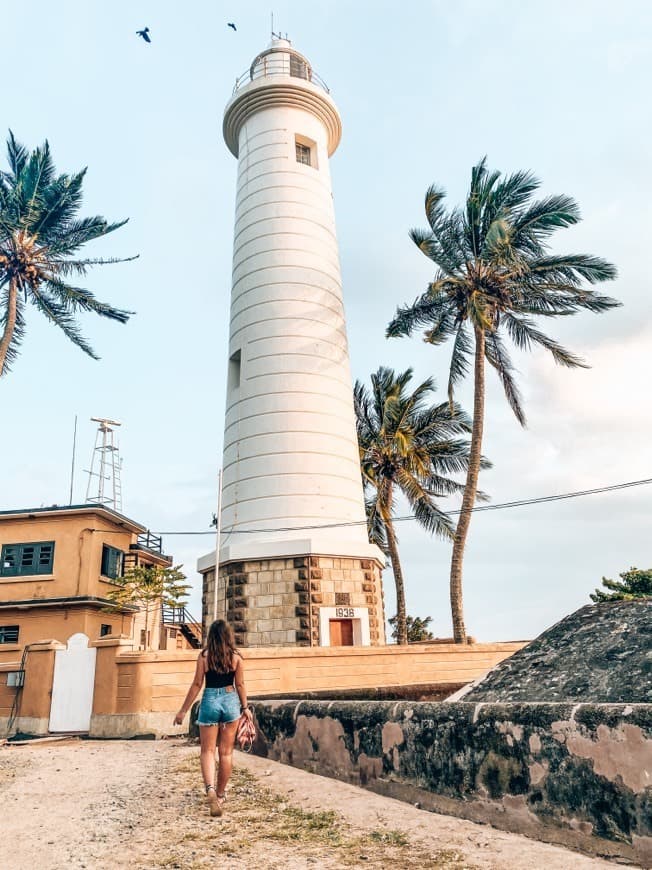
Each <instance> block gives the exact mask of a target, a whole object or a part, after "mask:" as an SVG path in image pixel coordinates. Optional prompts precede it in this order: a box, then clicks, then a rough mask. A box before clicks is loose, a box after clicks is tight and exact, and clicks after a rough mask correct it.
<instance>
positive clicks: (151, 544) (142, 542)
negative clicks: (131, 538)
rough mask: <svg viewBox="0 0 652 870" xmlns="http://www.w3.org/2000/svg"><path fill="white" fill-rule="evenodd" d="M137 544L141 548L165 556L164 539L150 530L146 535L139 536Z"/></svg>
mask: <svg viewBox="0 0 652 870" xmlns="http://www.w3.org/2000/svg"><path fill="white" fill-rule="evenodd" d="M137 543H138V546H139V547H144V548H145V549H146V550H152V551H153V552H155V553H161V554H163V538H162V537H161V536H160V535H154V534H153V533H152V532H150V531H149V529H148V530H147V531H146V532H145V533H144V534H142V535H138V539H137Z"/></svg>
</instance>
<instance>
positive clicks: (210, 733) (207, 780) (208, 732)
mask: <svg viewBox="0 0 652 870" xmlns="http://www.w3.org/2000/svg"><path fill="white" fill-rule="evenodd" d="M217 728H218V726H217V725H200V727H199V743H200V746H201V755H200V761H201V773H202V776H203V777H204V785H205V786H209V785H212V786H214V785H215V746H216V743H217Z"/></svg>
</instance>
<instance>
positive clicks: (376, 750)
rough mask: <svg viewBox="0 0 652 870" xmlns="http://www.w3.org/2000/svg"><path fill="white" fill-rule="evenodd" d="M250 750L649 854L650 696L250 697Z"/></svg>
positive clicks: (599, 847) (588, 845) (561, 838)
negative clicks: (467, 699) (253, 741)
mask: <svg viewBox="0 0 652 870" xmlns="http://www.w3.org/2000/svg"><path fill="white" fill-rule="evenodd" d="M255 710H256V719H257V722H258V726H259V739H258V742H257V746H256V748H255V751H256V752H258V754H261V755H266V756H268V757H269V758H272V759H275V760H278V761H282V762H284V763H287V764H293V765H295V766H297V767H301V768H303V769H306V770H310V771H313V772H315V773H319V774H322V775H326V776H332V777H335V778H338V779H342V780H345V781H347V782H352V783H355V784H359V785H363V786H366V787H367V788H370V789H373V790H374V791H378V792H381V793H384V794H388V795H392V796H394V797H397V798H400V799H403V800H408V801H411V802H417V801H418V802H419V803H420V804H421V806H422V807H423V808H424V809H430V810H435V811H438V812H444V813H448V814H450V815H456V816H461V817H463V818H468V819H472V820H474V821H481V822H488V823H490V824H492V825H495V826H496V827H500V828H504V829H506V830H510V831H516V832H519V833H523V834H527V835H529V836H533V837H536V838H537V839H540V840H548V841H550V842H556V843H563V844H566V845H570V846H573V847H575V848H579V849H582V850H584V851H588V852H592V853H596V854H601V855H607V856H619V857H621V858H624V859H626V860H629V861H636V862H639V863H641V864H642V865H643V866H651V865H652V781H651V776H650V775H651V772H652V706H650V705H642V704H641V705H624V704H621V705H590V704H582V705H572V704H560V703H557V704H469V703H464V702H454V703H438V704H431V703H419V704H414V703H406V702H401V703H393V702H363V703H358V702H331V703H324V702H314V701H304V702H300V703H298V704H297V703H296V702H288V703H278V702H272V701H269V702H259V703H256V705H255Z"/></svg>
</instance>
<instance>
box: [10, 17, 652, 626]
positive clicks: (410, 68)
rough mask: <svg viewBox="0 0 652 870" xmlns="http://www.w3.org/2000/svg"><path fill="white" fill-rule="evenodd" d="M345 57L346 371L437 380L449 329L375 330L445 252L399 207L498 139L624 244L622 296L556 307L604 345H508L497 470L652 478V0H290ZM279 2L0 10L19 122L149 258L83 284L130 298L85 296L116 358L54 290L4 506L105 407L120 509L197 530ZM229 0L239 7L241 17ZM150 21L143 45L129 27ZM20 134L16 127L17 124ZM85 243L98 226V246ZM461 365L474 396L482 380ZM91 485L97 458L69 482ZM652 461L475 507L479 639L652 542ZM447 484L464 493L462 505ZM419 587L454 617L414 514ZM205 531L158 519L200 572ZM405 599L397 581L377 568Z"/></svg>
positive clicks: (339, 75) (443, 578)
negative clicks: (582, 310) (602, 491)
mask: <svg viewBox="0 0 652 870" xmlns="http://www.w3.org/2000/svg"><path fill="white" fill-rule="evenodd" d="M274 11H275V21H276V26H277V28H279V29H281V30H282V31H284V32H285V31H287V32H288V34H289V36H290V38H291V39H292V40H293V43H294V45H295V46H296V47H297V48H298V50H299V51H301V52H303V53H304V54H306V55H307V57H308V58H309V59H310V61H311V62H312V64H313V66H314V68H315V70H316V71H317V72H319V74H320V75H321V76H322V77H323V78H324V79H325V80H326V82H327V83H328V85H329V86H330V88H331V92H332V95H333V97H334V99H335V101H336V102H337V104H338V107H339V109H340V112H341V115H342V122H343V129H344V134H343V139H342V143H341V145H340V148H339V150H338V152H337V153H336V155H335V156H334V157H333V159H332V174H333V185H334V195H335V208H336V216H337V222H338V237H339V243H340V254H341V260H342V272H343V279H344V292H345V304H346V309H347V317H348V332H349V341H350V347H351V362H352V368H353V373H354V377H359V378H364V379H368V376H369V374H370V373H371V372H372V371H374V370H375V369H376V368H377V367H378V365H381V364H384V365H390V366H392V367H394V368H396V369H401V370H402V369H404V368H406V367H407V366H408V365H412V366H414V368H415V373H416V377H420V378H425V377H426V376H428V375H434V376H435V378H437V379H438V381H439V383H440V384H445V380H446V367H447V360H448V354H449V350H450V349H449V348H448V347H446V346H445V347H443V348H439V349H437V350H433V349H432V348H429V347H426V346H425V345H423V343H422V342H421V341H420V340H419V339H412V340H407V339H403V340H392V341H387V340H386V339H385V338H384V329H385V326H386V324H387V322H388V320H389V319H390V317H391V316H392V314H393V312H394V309H395V307H396V305H397V304H401V303H403V302H406V301H408V300H411V299H413V298H414V297H415V296H416V295H417V294H418V293H420V292H421V291H422V290H423V289H424V288H425V285H426V283H427V281H428V280H429V278H430V276H431V269H430V264H429V261H428V260H427V259H426V258H425V257H423V256H422V255H421V254H420V253H419V252H418V251H417V249H416V248H415V247H414V245H413V244H412V242H411V241H410V239H409V238H408V235H407V232H408V229H409V228H410V227H411V226H415V225H422V224H424V218H423V206H422V203H423V195H424V193H425V190H426V188H427V187H428V185H429V184H431V183H433V182H436V183H438V184H440V185H443V186H444V187H445V188H446V190H447V192H448V194H449V197H450V201H451V203H457V202H458V201H459V200H461V199H462V198H463V196H464V193H465V191H466V189H467V186H468V180H469V173H470V168H471V166H472V165H473V163H475V162H476V161H477V160H478V158H480V157H481V156H482V155H484V154H487V155H488V159H489V163H490V165H491V166H492V167H496V168H498V169H501V170H504V171H511V170H515V169H521V168H529V169H532V170H534V171H535V172H536V174H537V175H538V176H539V177H540V178H541V180H542V192H543V193H553V192H555V193H557V192H563V193H567V194H570V195H572V196H574V197H575V198H576V199H577V200H578V202H579V204H580V206H581V209H582V213H583V216H584V221H583V222H582V223H581V224H580V225H579V226H578V227H576V228H573V229H572V230H566V231H564V232H562V233H561V234H559V235H558V237H557V239H556V241H555V246H556V249H557V250H559V251H571V250H574V251H582V252H586V253H592V254H598V255H601V256H603V257H605V258H607V259H609V260H611V261H613V262H615V263H616V264H617V266H618V269H619V278H618V281H617V282H615V283H614V284H613V285H611V286H610V287H609V288H608V291H609V292H610V293H611V294H612V295H614V296H616V297H618V298H619V299H621V300H622V301H623V303H624V306H623V308H621V309H618V310H617V311H615V312H612V313H609V314H606V315H602V316H599V317H596V316H594V315H590V314H586V315H579V316H577V317H573V318H568V319H566V320H565V321H564V322H557V323H554V322H550V323H548V324H546V325H547V326H548V328H549V332H551V333H552V334H553V335H554V336H555V337H557V338H559V339H561V340H563V341H565V342H566V343H567V344H569V345H570V347H571V348H572V349H573V350H575V351H577V352H579V353H580V354H582V355H584V356H585V357H586V358H587V360H588V361H589V362H590V363H591V365H592V368H591V369H590V370H589V371H576V372H571V373H569V372H567V371H564V370H559V369H557V368H555V366H554V363H553V362H552V360H551V359H548V358H547V357H546V356H542V355H538V354H532V355H528V356H524V355H519V354H516V355H515V362H516V364H517V367H518V369H519V372H520V383H521V385H522V388H523V392H524V395H525V399H526V411H527V415H528V428H527V429H526V430H522V429H521V428H520V427H519V426H518V424H517V422H516V420H515V419H514V418H513V416H511V412H510V411H509V409H508V407H507V405H506V403H505V401H504V399H503V396H502V395H501V392H500V389H499V387H498V385H497V383H496V382H495V379H494V378H493V377H492V376H491V375H490V376H489V386H488V403H487V422H486V427H485V433H486V435H485V453H486V455H487V456H489V457H490V458H491V459H492V461H493V462H494V468H493V470H492V471H491V472H488V473H486V474H485V475H484V479H483V481H482V486H483V488H484V489H485V490H486V491H487V492H489V493H490V495H491V496H492V499H493V501H495V502H502V501H507V500H512V499H518V498H525V497H530V496H538V495H547V494H551V493H555V492H566V491H570V490H575V489H584V488H589V487H597V486H602V485H606V484H611V483H618V482H621V481H628V480H636V479H640V478H647V477H652V462H651V461H650V443H649V432H650V429H651V428H652V407H651V402H650V387H649V379H648V375H647V370H648V368H649V353H650V347H651V342H652V294H651V293H650V292H649V280H650V279H649V275H648V269H647V256H646V255H647V251H648V248H649V231H650V227H651V226H652V205H651V201H650V197H649V190H650V179H649V143H650V141H651V140H652V117H651V110H650V100H649V88H650V81H651V80H652V75H651V74H652V60H651V58H652V6H650V4H649V2H647V0H640V2H638V0H623V2H621V3H619V4H614V3H611V2H601V0H586V2H582V0H565V2H559V0H549V2H547V3H545V4H531V3H527V4H526V3H518V2H507V0H485V2H475V0H461V2H457V3H454V4H453V3H449V2H413V3H409V4H402V6H401V7H400V8H399V7H397V5H396V4H394V3H391V4H390V3H387V2H373V3H371V2H359V3H356V4H351V3H345V2H343V0H334V2H333V0H332V2H330V3H328V4H300V3H297V2H283V3H275V4H274ZM269 12H270V7H269V4H267V3H265V4H263V3H260V2H256V0H252V2H248V3H247V4H235V3H223V2H207V0H188V2H186V3H183V4H180V3H178V2H168V0H155V2H154V0H150V2H147V0H139V2H138V3H134V2H132V0H129V2H127V0H114V2H113V3H110V4H100V3H89V2H82V0H58V2H57V3H56V4H53V3H50V2H46V0H31V2H26V3H23V4H12V5H6V6H5V8H4V9H3V36H4V39H3V60H4V64H5V71H6V74H5V86H4V88H3V98H2V103H1V105H0V133H3V131H4V132H6V130H7V129H8V128H11V129H12V130H13V131H14V133H15V135H16V136H17V138H18V139H19V140H21V141H23V142H25V143H26V144H28V145H29V146H32V147H33V146H36V145H37V144H40V143H41V142H42V141H43V139H45V138H46V137H47V138H48V139H49V141H50V144H51V147H52V150H53V154H54V157H55V160H56V162H57V166H58V168H59V169H60V170H61V171H72V170H76V169H79V168H80V167H82V166H85V165H87V166H88V167H89V170H88V175H87V182H86V186H85V191H86V199H85V209H84V210H85V212H86V213H101V214H104V215H105V216H106V217H108V218H110V219H112V220H115V219H118V218H123V217H129V218H130V222H129V223H128V224H127V226H126V227H124V228H123V229H122V230H120V231H119V232H117V233H116V234H114V235H113V236H110V237H108V238H107V239H106V240H103V241H102V242H101V243H98V244H97V245H95V247H94V248H93V249H91V250H92V251H93V252H94V253H97V254H98V255H99V254H107V255H108V254H111V255H114V256H121V255H125V256H126V255H131V254H135V253H138V254H140V259H138V260H137V261H136V262H133V263H127V264H124V265H117V266H112V267H106V268H104V269H101V270H100V269H98V270H96V271H95V272H94V273H93V274H92V275H91V277H90V278H89V280H88V281H87V286H88V287H89V288H91V289H92V290H93V291H94V292H96V293H97V295H98V296H99V297H100V298H105V299H107V300H109V301H111V302H112V303H113V304H115V305H117V306H119V307H125V308H128V309H132V310H134V311H136V312H137V313H136V315H135V316H134V317H133V318H132V320H131V321H130V322H129V323H128V324H127V325H126V326H120V325H119V324H115V323H111V322H106V323H105V322H100V321H94V320H93V319H92V318H85V319H84V327H85V332H86V335H87V336H88V337H89V338H90V339H91V342H92V344H93V346H94V347H95V349H96V350H97V351H98V352H99V353H100V355H101V357H102V359H101V361H100V362H94V361H93V360H91V359H89V358H87V357H85V356H84V355H83V354H82V353H81V352H80V351H79V350H77V349H76V348H74V347H73V346H72V345H70V344H69V343H68V342H67V340H66V339H65V337H64V336H63V334H62V333H60V332H59V331H58V330H56V329H55V328H54V327H52V326H50V325H49V324H47V323H46V322H44V321H43V320H42V319H40V318H39V317H37V316H30V317H29V319H28V334H27V338H26V341H25V345H24V349H23V352H22V356H21V357H20V359H19V360H18V362H17V364H16V365H15V367H14V371H13V372H12V373H11V375H10V376H9V377H7V378H6V379H4V380H3V382H2V385H1V388H0V389H1V392H0V395H1V398H2V405H1V407H2V417H1V419H2V425H1V426H0V455H1V456H3V457H4V459H3V463H2V476H1V478H0V479H1V481H2V483H1V488H0V508H2V509H8V508H13V507H31V506H35V505H41V504H45V505H47V504H51V503H59V504H62V503H66V502H67V499H68V487H69V473H70V451H71V439H72V429H73V422H74V417H75V414H77V415H78V416H79V433H78V469H79V470H80V472H81V469H84V468H88V467H89V462H90V455H91V449H92V446H93V440H94V428H93V427H94V424H91V423H90V421H89V418H90V417H91V416H108V417H113V418H114V419H117V420H120V421H122V424H123V426H122V430H121V434H120V441H121V450H122V455H123V458H124V468H123V492H124V511H125V513H127V514H128V515H129V516H132V517H134V518H135V519H137V520H139V521H141V522H143V523H145V524H147V525H148V526H150V527H151V528H152V529H153V530H155V531H177V530H202V529H206V528H207V527H208V523H209V521H210V517H211V514H212V512H213V511H214V510H215V504H216V475H217V469H218V466H219V463H220V461H221V442H222V418H223V411H224V385H225V378H226V337H227V321H228V316H227V312H228V304H229V293H230V271H231V244H232V222H233V210H234V201H235V176H236V163H235V160H234V159H233V157H232V156H231V155H230V153H229V152H228V151H227V149H226V146H225V145H224V143H223V141H222V137H221V118H222V112H223V108H224V106H225V104H226V102H227V100H228V98H229V96H230V93H231V90H232V88H233V83H234V81H235V78H236V76H238V75H239V74H241V73H242V72H243V71H244V70H245V69H247V68H248V66H249V64H250V62H251V60H252V58H253V57H254V56H255V55H256V54H257V53H258V52H259V51H261V50H262V49H263V48H264V47H265V46H266V45H267V43H268V41H269V28H270V24H269ZM228 21H235V22H236V24H237V26H238V31H237V32H236V33H233V31H232V30H230V29H229V28H227V26H226V23H227V22H228ZM145 25H148V26H149V27H150V29H151V34H152V44H151V45H146V44H145V43H143V42H142V41H141V40H139V39H138V38H137V37H136V36H135V31H136V30H138V29H140V28H142V27H143V26H145ZM3 135H4V133H3ZM89 252H90V250H89ZM470 397H471V396H470V389H469V388H468V387H467V388H465V389H463V390H462V391H461V393H460V399H461V401H462V402H463V404H465V405H466V406H467V407H469V406H470ZM84 495H85V476H84V475H82V474H81V473H78V476H77V483H76V486H75V501H82V500H83V498H84ZM651 495H652V488H651V487H641V488H639V489H632V490H626V491H624V492H621V493H617V494H610V495H601V496H592V497H590V498H584V499H578V500H575V501H566V502H557V503H553V504H549V505H539V506H533V507H525V508H519V509H514V510H511V511H499V512H494V513H488V514H482V515H476V517H475V518H474V520H473V523H472V526H471V533H470V539H469V546H468V554H467V559H466V566H465V602H466V614H467V627H468V629H469V631H470V632H471V633H472V634H474V635H475V636H476V637H478V639H482V640H492V639H512V638H524V637H532V636H534V635H536V634H537V633H539V632H540V631H541V630H543V629H544V628H545V627H546V626H548V625H549V624H551V623H552V622H555V621H556V620H558V619H559V618H561V617H562V616H563V615H565V614H566V613H567V612H569V611H571V610H573V609H575V608H576V607H578V606H580V605H582V604H584V603H586V602H587V600H588V593H589V592H590V591H591V590H592V589H593V588H594V587H595V586H596V585H598V584H599V581H600V578H601V576H602V575H607V576H615V575H616V574H617V573H618V572H619V571H622V570H624V569H626V568H627V567H629V566H630V565H633V564H636V565H638V566H639V567H648V566H649V565H650V564H652V554H651V553H650V534H649V527H650V497H651ZM450 506H451V507H454V505H452V504H451V505H450ZM399 534H400V543H401V553H402V556H403V560H404V570H405V575H406V583H407V601H408V610H409V612H411V613H414V614H416V615H420V616H425V615H430V616H432V617H433V626H432V627H433V628H434V631H435V633H436V634H437V635H440V636H446V635H449V634H450V631H451V629H450V617H449V608H448V598H447V595H448V592H447V586H448V562H449V558H450V550H449V547H448V545H447V544H444V543H442V542H439V541H436V540H430V539H429V538H428V537H427V536H426V535H425V534H424V533H422V532H420V531H419V530H418V529H417V528H416V527H414V525H412V524H403V525H402V526H401V527H400V530H399ZM211 542H212V539H211V538H210V537H206V538H204V539H202V538H197V537H194V538H193V537H176V536H167V537H166V539H165V544H166V549H167V550H168V551H169V552H172V553H173V554H174V556H175V559H176V561H179V562H183V563H184V564H185V567H186V570H187V572H188V574H189V576H190V578H191V579H192V581H193V582H194V584H195V586H196V591H195V593H194V595H193V599H192V605H193V609H194V610H195V612H198V610H199V591H198V586H199V582H198V580H199V578H198V576H197V575H196V573H195V571H194V564H195V560H196V557H197V556H198V555H200V554H202V553H203V552H205V551H206V550H208V549H209V548H210V545H211ZM385 587H386V601H387V612H388V615H391V614H392V613H393V612H394V611H393V607H394V604H393V602H394V595H393V581H392V577H391V572H389V571H387V572H386V574H385Z"/></svg>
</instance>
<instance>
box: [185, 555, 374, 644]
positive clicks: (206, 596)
mask: <svg viewBox="0 0 652 870" xmlns="http://www.w3.org/2000/svg"><path fill="white" fill-rule="evenodd" d="M382 567H383V566H382V565H381V564H380V562H378V561H377V560H375V559H356V558H352V557H350V556H342V557H337V556H315V555H310V556H295V557H279V558H270V559H256V560H251V561H249V560H248V561H241V562H235V561H234V562H227V563H225V564H222V565H220V571H219V583H218V589H217V618H218V619H226V620H228V622H230V623H231V625H232V626H233V629H234V631H235V636H236V644H237V645H238V646H240V647H263V646H292V647H297V646H299V647H301V646H304V647H307V646H380V645H383V644H384V643H385V612H384V601H383V591H382V581H381V571H382ZM214 596H215V571H214V569H213V570H208V571H205V572H204V586H203V600H202V611H203V612H202V619H203V622H204V630H205V631H206V630H207V628H208V625H210V623H211V621H212V620H213V614H214V608H215V598H214Z"/></svg>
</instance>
